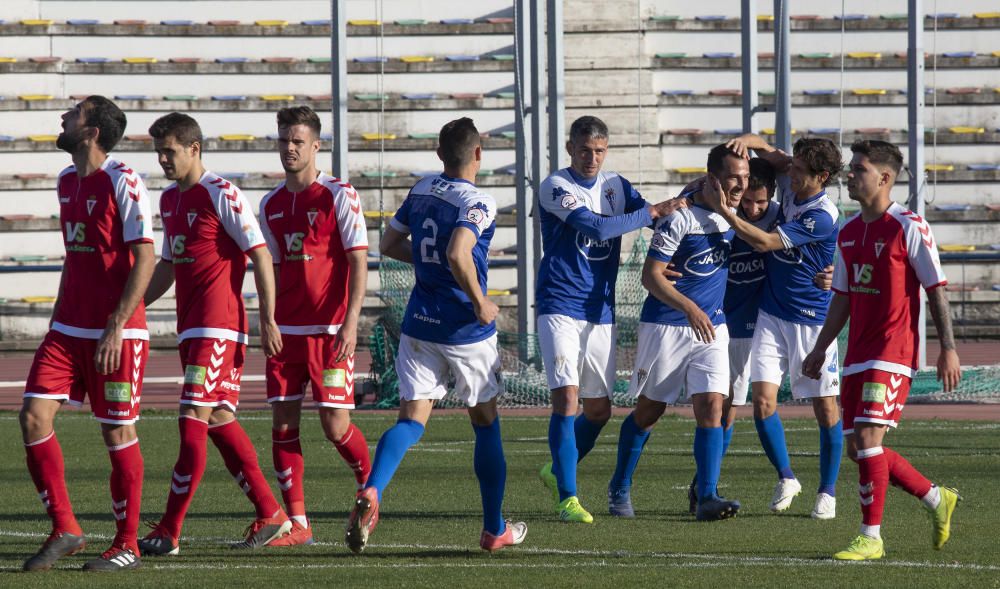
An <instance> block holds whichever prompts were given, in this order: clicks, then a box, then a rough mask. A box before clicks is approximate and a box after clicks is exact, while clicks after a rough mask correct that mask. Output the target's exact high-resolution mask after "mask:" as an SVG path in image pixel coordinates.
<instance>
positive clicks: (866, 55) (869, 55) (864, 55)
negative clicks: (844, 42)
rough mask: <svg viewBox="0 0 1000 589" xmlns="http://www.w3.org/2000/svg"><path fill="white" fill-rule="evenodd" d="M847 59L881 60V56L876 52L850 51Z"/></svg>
mask: <svg viewBox="0 0 1000 589" xmlns="http://www.w3.org/2000/svg"><path fill="white" fill-rule="evenodd" d="M847 57H850V58H851V59H882V54H881V53H879V52H878V51H851V52H850V53H848V54H847Z"/></svg>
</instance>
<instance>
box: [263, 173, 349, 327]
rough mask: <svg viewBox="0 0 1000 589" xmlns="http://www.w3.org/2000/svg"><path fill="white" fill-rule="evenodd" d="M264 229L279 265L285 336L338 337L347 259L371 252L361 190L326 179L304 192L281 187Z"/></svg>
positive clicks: (278, 307) (266, 208)
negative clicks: (350, 254) (351, 253)
mask: <svg viewBox="0 0 1000 589" xmlns="http://www.w3.org/2000/svg"><path fill="white" fill-rule="evenodd" d="M260 226H261V229H262V230H263V233H264V238H265V239H266V241H267V245H268V248H269V249H270V250H271V256H272V257H273V258H274V263H275V264H280V274H279V278H278V295H277V300H276V303H275V311H274V314H275V320H276V321H277V322H278V327H279V329H280V330H281V333H284V334H291V335H311V334H321V333H328V334H333V333H337V330H339V329H340V325H341V324H342V323H343V322H344V317H345V315H346V314H347V301H348V299H349V293H348V284H349V282H350V268H349V267H348V265H347V256H346V255H345V254H346V253H347V252H349V251H354V250H367V249H368V233H367V228H366V227H365V217H364V211H362V209H361V199H360V198H359V197H358V193H357V191H356V190H354V187H353V186H351V185H350V184H348V183H347V182H344V181H342V180H339V179H337V178H334V177H332V176H328V175H326V174H320V175H319V177H318V178H317V179H316V181H315V182H313V183H312V184H310V185H309V187H308V188H306V189H305V190H303V191H302V192H291V191H289V190H288V188H287V187H286V186H285V184H284V183H282V184H281V185H280V186H278V187H277V188H275V189H274V190H272V191H271V192H269V193H268V194H267V195H266V196H265V197H264V199H263V200H262V201H261V203H260Z"/></svg>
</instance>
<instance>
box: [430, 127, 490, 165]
mask: <svg viewBox="0 0 1000 589" xmlns="http://www.w3.org/2000/svg"><path fill="white" fill-rule="evenodd" d="M479 145H480V138H479V130H478V129H476V124H475V123H473V122H472V119H470V118H469V117H462V118H460V119H455V120H454V121H449V122H448V123H446V124H445V126H443V127H441V133H440V134H439V135H438V153H440V155H441V161H442V162H444V165H445V167H448V168H461V167H462V166H465V165H468V164H469V162H471V161H472V160H473V158H474V157H475V151H476V148H477V147H479Z"/></svg>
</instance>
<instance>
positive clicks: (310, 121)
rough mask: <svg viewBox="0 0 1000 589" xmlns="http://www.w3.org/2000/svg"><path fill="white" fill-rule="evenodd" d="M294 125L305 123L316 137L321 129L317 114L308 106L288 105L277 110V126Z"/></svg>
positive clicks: (286, 126)
mask: <svg viewBox="0 0 1000 589" xmlns="http://www.w3.org/2000/svg"><path fill="white" fill-rule="evenodd" d="M295 125H305V126H307V127H309V128H310V129H311V130H312V132H313V134H314V135H315V136H316V137H319V135H320V132H321V131H322V129H323V125H322V123H320V122H319V115H317V114H316V111H314V110H313V109H311V108H309V107H308V106H289V107H287V108H283V109H281V110H279V111H278V128H279V129H285V128H288V127H294V126H295Z"/></svg>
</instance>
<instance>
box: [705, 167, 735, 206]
mask: <svg viewBox="0 0 1000 589" xmlns="http://www.w3.org/2000/svg"><path fill="white" fill-rule="evenodd" d="M701 196H702V198H704V199H705V202H706V203H707V204H708V206H710V207H712V210H714V211H715V212H717V213H719V214H723V213H725V212H728V211H729V210H730V208H729V199H728V198H727V197H726V193H725V191H723V190H722V184H721V183H720V182H719V179H718V178H716V177H715V176H713V175H711V174H709V175H708V176H706V179H705V185H704V186H703V187H702V189H701Z"/></svg>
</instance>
